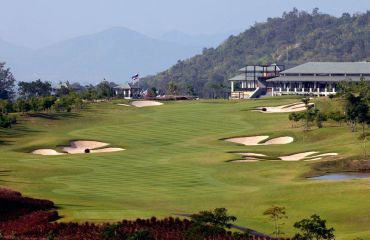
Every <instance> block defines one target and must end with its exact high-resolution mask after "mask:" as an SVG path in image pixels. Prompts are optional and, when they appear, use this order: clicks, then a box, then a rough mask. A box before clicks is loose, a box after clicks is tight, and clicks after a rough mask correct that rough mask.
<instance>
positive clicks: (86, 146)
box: [32, 141, 125, 156]
mask: <svg viewBox="0 0 370 240" xmlns="http://www.w3.org/2000/svg"><path fill="white" fill-rule="evenodd" d="M108 145H109V143H103V142H97V141H73V142H71V145H70V146H69V147H63V148H62V150H63V152H65V153H59V152H57V151H55V150H54V149H38V150H35V151H33V152H32V153H33V154H39V155H49V156H51V155H63V154H66V153H68V154H81V153H109V152H118V151H124V150H125V149H123V148H105V147H106V146H108Z"/></svg>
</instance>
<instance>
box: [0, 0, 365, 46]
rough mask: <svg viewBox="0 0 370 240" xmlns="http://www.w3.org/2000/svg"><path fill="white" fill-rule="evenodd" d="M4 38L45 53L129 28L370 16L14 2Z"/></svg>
mask: <svg viewBox="0 0 370 240" xmlns="http://www.w3.org/2000/svg"><path fill="white" fill-rule="evenodd" d="M0 3H1V4H2V8H3V9H6V11H3V12H2V20H3V23H4V24H1V25H0V39H3V40H5V41H8V42H10V43H12V44H16V45H19V46H24V47H28V48H40V47H44V46H47V45H51V44H53V43H55V42H59V41H63V40H66V39H70V38H73V37H77V36H81V35H85V34H92V33H96V32H100V31H103V30H106V29H109V28H112V27H125V28H128V29H131V30H133V31H137V32H140V33H143V34H145V35H148V36H151V37H159V36H161V35H163V34H165V33H167V32H170V31H179V32H183V33H186V34H191V35H199V34H222V33H233V34H237V33H239V32H241V31H244V30H246V29H247V28H248V27H249V26H251V25H253V24H254V23H255V22H261V21H265V20H266V19H267V18H268V17H278V16H281V15H282V14H283V12H284V11H290V10H292V9H293V8H294V7H296V8H298V9H299V10H305V11H308V12H311V11H312V9H314V8H315V7H318V8H319V9H320V12H324V13H329V14H331V15H334V16H340V15H341V14H342V13H344V12H348V13H351V14H353V13H357V12H366V10H367V9H370V1H368V0H356V1H355V2H349V1H344V0H324V1H323V0H312V1H309V2H308V1H298V0H260V1H257V2H256V1H246V0H233V1H226V0H220V1H218V2H214V1H211V0H203V1H201V2H200V1H195V0H189V1H186V2H184V1H182V2H179V1H173V0H172V1H171V0H158V1H149V0H147V1H144V0H138V1H130V2H129V1H122V0H121V1H120V0H109V3H107V1H105V2H103V1H101V0H100V1H99V0H79V1H72V0H64V1H61V0H56V1H52V2H51V1H47V0H33V1H24V0H12V1H2V0H0Z"/></svg>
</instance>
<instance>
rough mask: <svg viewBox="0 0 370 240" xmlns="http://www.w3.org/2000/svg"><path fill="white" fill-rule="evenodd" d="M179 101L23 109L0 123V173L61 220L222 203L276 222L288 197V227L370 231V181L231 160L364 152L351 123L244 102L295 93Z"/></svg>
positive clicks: (245, 215) (243, 220)
mask: <svg viewBox="0 0 370 240" xmlns="http://www.w3.org/2000/svg"><path fill="white" fill-rule="evenodd" d="M296 101H297V99H290V98H274V99H261V100H256V101H222V100H220V101H218V100H217V101H216V100H215V101H175V102H166V103H165V105H163V106H159V107H149V108H135V107H124V106H117V105H115V104H114V103H97V104H91V105H89V108H88V109H86V110H83V111H81V112H80V113H75V114H53V115H51V116H48V117H45V116H25V117H23V118H22V119H23V120H22V121H21V124H20V125H18V126H16V127H15V128H13V129H10V130H1V131H0V134H1V137H0V140H1V142H0V163H1V165H0V170H1V173H2V174H0V181H1V183H0V184H1V185H2V186H8V187H11V188H13V189H15V190H18V191H22V192H23V193H24V194H26V195H30V196H33V197H35V198H43V199H50V200H52V201H54V202H55V203H56V204H57V205H58V206H59V207H60V210H59V211H60V213H61V214H62V215H64V216H65V218H64V219H63V220H62V221H69V220H76V221H84V220H92V221H104V220H119V219H122V218H137V217H151V216H153V215H155V216H159V217H160V216H168V215H171V214H174V213H192V212H196V211H199V210H204V209H212V208H215V207H226V208H228V209H229V211H230V213H231V214H233V215H236V216H237V217H238V224H240V225H245V226H248V227H250V228H253V229H256V230H260V231H264V232H267V233H268V232H272V229H273V225H272V223H271V222H269V221H268V219H266V217H265V216H263V215H262V213H263V211H264V210H265V209H266V208H268V207H270V206H272V205H281V206H285V207H286V208H287V213H288V215H289V218H288V219H287V220H285V222H286V224H285V225H284V231H285V232H286V233H287V235H289V234H292V233H293V232H294V229H293V228H292V225H293V223H294V222H295V221H297V220H300V219H302V218H303V217H308V216H310V215H312V214H314V213H316V214H319V215H320V216H321V217H323V218H324V219H327V220H328V224H329V225H330V226H334V227H335V229H336V235H337V236H339V237H338V239H353V238H355V237H357V236H358V237H362V238H364V239H366V236H369V235H370V228H369V222H370V208H369V198H370V182H369V180H349V181H329V182H328V181H327V182H325V181H310V180H306V179H304V178H303V177H302V176H303V175H304V174H305V173H306V172H308V171H309V170H310V168H311V166H310V165H311V164H314V163H308V162H282V161H278V162H269V161H265V162H257V163H246V164H244V163H240V164H236V163H228V162H226V161H228V160H231V159H236V158H238V157H240V155H238V154H234V153H230V152H247V151H248V152H257V153H262V154H266V155H268V156H270V157H278V156H282V155H288V154H294V153H299V152H306V151H320V152H321V153H325V152H337V153H339V154H340V155H341V156H342V157H344V158H351V159H356V158H360V156H361V146H360V144H359V140H357V135H356V134H353V133H351V132H350V131H349V130H348V128H347V127H342V128H339V127H336V126H335V124H327V125H328V127H325V128H323V129H315V130H312V131H310V132H307V133H303V132H302V128H291V123H290V122H289V121H288V114H287V113H281V114H279V113H277V114H263V113H259V112H251V111H249V110H250V109H254V108H256V107H259V106H273V105H281V104H289V103H293V102H296ZM253 135H269V136H270V137H279V136H292V137H294V138H295V141H294V143H292V144H287V145H270V146H250V147H246V146H241V145H237V144H233V143H229V142H225V141H222V140H220V139H223V138H228V137H235V136H253ZM75 139H84V140H97V141H102V142H107V143H111V144H112V146H114V147H122V148H124V149H127V150H126V151H123V152H117V153H105V154H82V155H63V156H50V157H47V156H36V155H32V154H29V152H31V151H32V150H34V149H37V148H55V147H56V146H60V145H66V144H68V142H69V141H70V140H75Z"/></svg>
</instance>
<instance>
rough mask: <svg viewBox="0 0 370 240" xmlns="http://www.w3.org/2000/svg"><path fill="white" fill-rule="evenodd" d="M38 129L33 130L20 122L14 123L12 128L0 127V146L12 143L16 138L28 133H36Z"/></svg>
mask: <svg viewBox="0 0 370 240" xmlns="http://www.w3.org/2000/svg"><path fill="white" fill-rule="evenodd" d="M37 132H39V131H36V130H33V129H31V128H29V127H26V126H24V125H22V124H16V125H14V126H13V128H7V129H4V128H0V146H1V145H13V144H14V142H15V140H14V139H16V138H21V137H24V136H27V135H29V134H33V133H37Z"/></svg>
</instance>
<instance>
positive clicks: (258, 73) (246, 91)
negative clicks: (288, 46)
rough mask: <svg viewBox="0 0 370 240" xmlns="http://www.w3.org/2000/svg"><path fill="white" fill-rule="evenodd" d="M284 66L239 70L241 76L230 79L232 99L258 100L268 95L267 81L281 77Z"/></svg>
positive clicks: (257, 66) (254, 67)
mask: <svg viewBox="0 0 370 240" xmlns="http://www.w3.org/2000/svg"><path fill="white" fill-rule="evenodd" d="M283 70H285V66H284V65H276V64H272V65H249V66H246V67H244V68H242V69H240V70H239V72H240V74H239V75H237V76H235V77H233V78H231V79H229V81H230V83H231V99H248V98H258V97H260V96H261V95H265V94H267V82H266V80H268V79H271V78H274V77H277V76H279V74H280V72H281V71H283Z"/></svg>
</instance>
